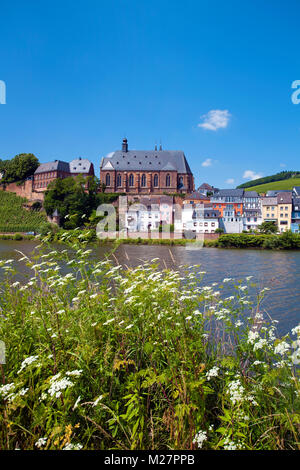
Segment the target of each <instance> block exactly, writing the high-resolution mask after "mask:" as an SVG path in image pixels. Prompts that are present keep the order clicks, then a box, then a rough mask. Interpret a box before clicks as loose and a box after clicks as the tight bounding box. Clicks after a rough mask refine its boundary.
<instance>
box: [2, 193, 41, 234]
mask: <svg viewBox="0 0 300 470" xmlns="http://www.w3.org/2000/svg"><path fill="white" fill-rule="evenodd" d="M25 202H26V199H23V198H21V197H19V196H16V194H14V193H9V192H4V191H0V232H32V231H37V230H38V228H39V227H40V225H41V224H43V223H44V222H46V221H47V218H46V216H45V214H44V213H43V212H38V211H34V210H27V209H25V208H24V207H23V204H24V203H25Z"/></svg>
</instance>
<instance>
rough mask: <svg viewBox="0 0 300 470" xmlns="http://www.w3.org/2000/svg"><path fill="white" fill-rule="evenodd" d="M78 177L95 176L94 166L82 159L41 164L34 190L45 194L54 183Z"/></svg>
mask: <svg viewBox="0 0 300 470" xmlns="http://www.w3.org/2000/svg"><path fill="white" fill-rule="evenodd" d="M77 175H83V176H93V175H94V166H93V164H92V163H91V162H90V161H89V160H87V159H82V158H80V157H79V158H77V159H74V160H72V161H71V162H70V163H68V162H64V161H61V160H54V161H53V162H47V163H41V165H40V166H39V167H38V168H37V169H36V170H35V172H34V175H33V180H32V189H33V191H36V192H44V191H46V189H47V187H48V185H49V184H50V183H51V182H52V181H54V180H56V179H58V178H68V177H69V176H74V177H75V176H77Z"/></svg>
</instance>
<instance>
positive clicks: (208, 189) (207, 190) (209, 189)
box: [197, 183, 218, 196]
mask: <svg viewBox="0 0 300 470" xmlns="http://www.w3.org/2000/svg"><path fill="white" fill-rule="evenodd" d="M197 191H198V192H199V193H201V194H204V195H205V196H207V194H210V195H211V194H214V193H215V192H216V191H218V189H217V188H214V187H213V186H211V185H210V184H208V183H202V184H201V186H199V188H198V189H197Z"/></svg>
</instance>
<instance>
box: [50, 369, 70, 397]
mask: <svg viewBox="0 0 300 470" xmlns="http://www.w3.org/2000/svg"><path fill="white" fill-rule="evenodd" d="M57 375H60V374H57ZM56 379H57V376H54V377H52V379H51V380H50V383H51V386H50V388H49V390H48V393H49V395H50V396H51V397H53V395H55V397H56V398H59V397H60V396H61V390H65V389H66V388H67V387H73V385H74V384H73V382H71V381H70V380H69V379H66V378H63V379H61V380H56Z"/></svg>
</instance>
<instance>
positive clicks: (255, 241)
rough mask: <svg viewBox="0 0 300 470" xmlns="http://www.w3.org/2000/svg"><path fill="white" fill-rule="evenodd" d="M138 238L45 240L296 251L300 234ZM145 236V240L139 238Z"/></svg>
mask: <svg viewBox="0 0 300 470" xmlns="http://www.w3.org/2000/svg"><path fill="white" fill-rule="evenodd" d="M141 235H142V236H139V234H138V233H136V234H134V235H133V234H130V233H128V234H126V235H125V236H124V235H123V236H122V237H121V238H118V237H116V236H115V234H109V236H107V237H102V238H98V237H97V234H96V230H95V229H75V230H57V231H56V232H49V233H48V235H47V236H46V239H47V240H48V241H49V242H70V241H75V240H77V239H78V238H79V239H82V240H85V241H88V242H90V243H97V244H99V245H105V244H114V245H116V246H119V245H121V244H127V245H132V244H133V245H167V246H168V245H169V246H187V245H195V247H197V246H199V247H205V248H245V249H249V248H252V249H253V248H254V249H266V250H300V234H298V233H292V232H284V233H282V234H279V235H278V234H277V235H274V234H247V233H233V234H222V235H216V234H205V235H216V236H214V237H212V236H210V237H206V238H202V237H201V236H199V235H198V237H197V238H193V239H187V238H179V234H171V237H170V236H169V235H168V234H164V233H151V234H149V237H148V238H146V235H145V234H141ZM143 237H145V238H143ZM35 238H37V239H40V238H41V237H40V236H34V235H28V234H24V233H2V234H0V240H32V239H35Z"/></svg>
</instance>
